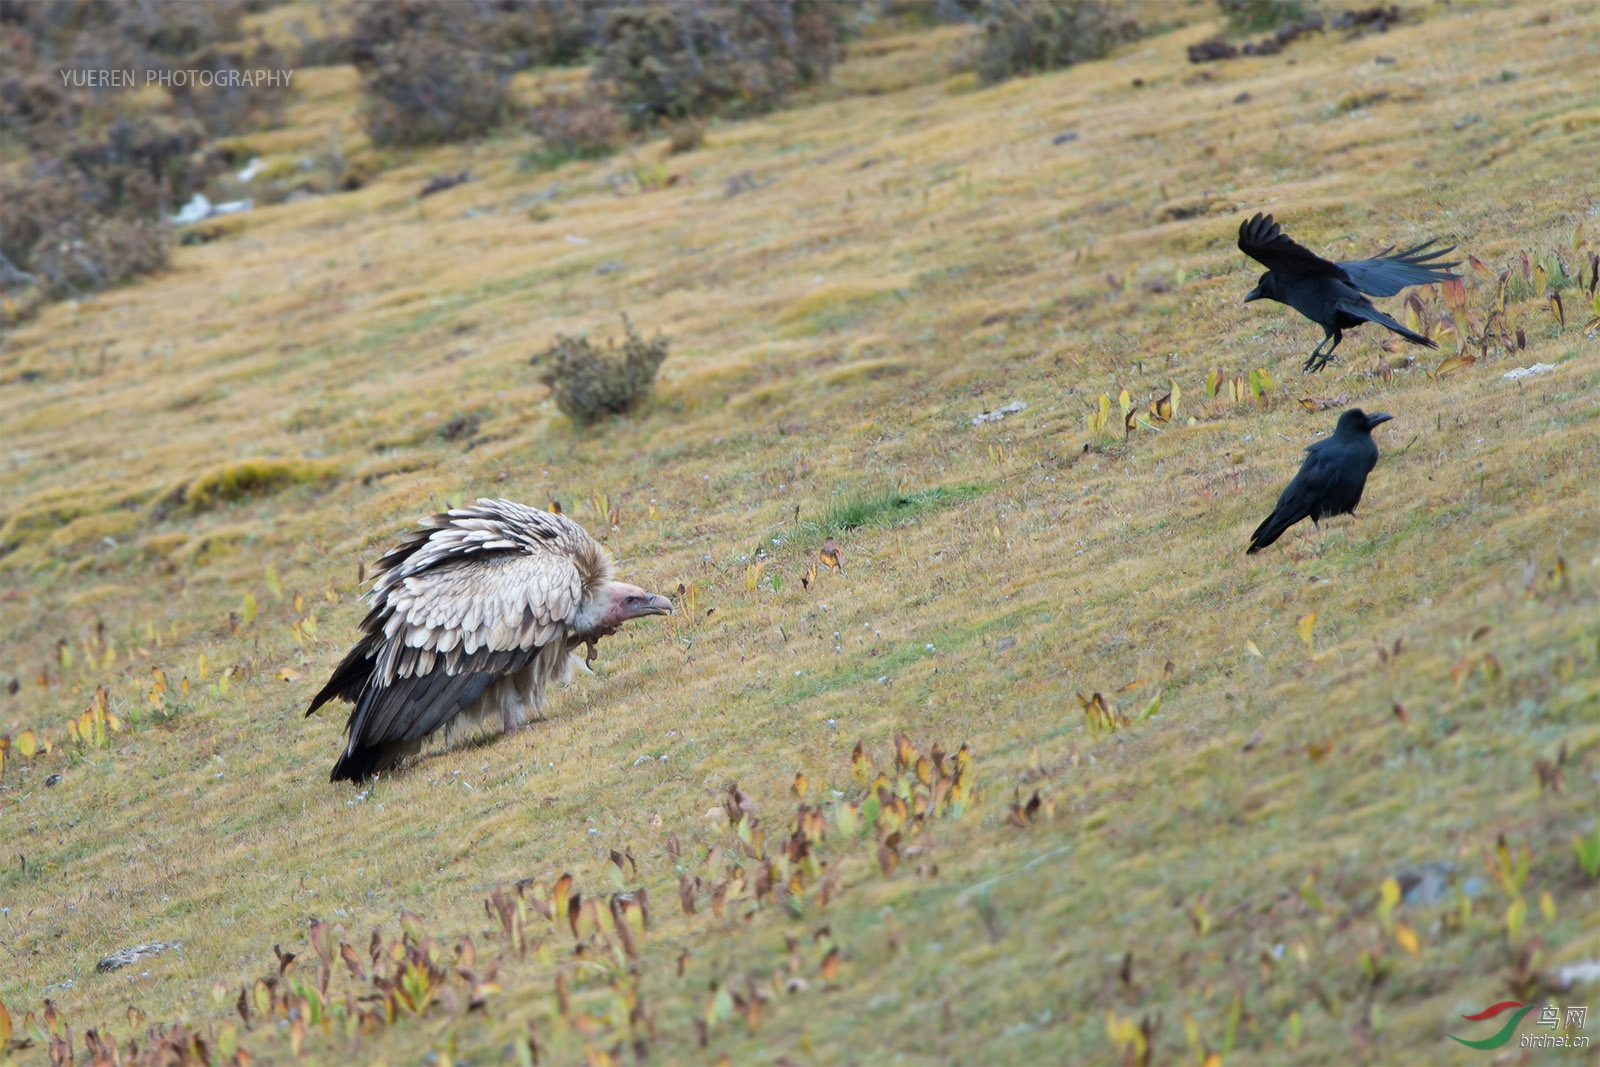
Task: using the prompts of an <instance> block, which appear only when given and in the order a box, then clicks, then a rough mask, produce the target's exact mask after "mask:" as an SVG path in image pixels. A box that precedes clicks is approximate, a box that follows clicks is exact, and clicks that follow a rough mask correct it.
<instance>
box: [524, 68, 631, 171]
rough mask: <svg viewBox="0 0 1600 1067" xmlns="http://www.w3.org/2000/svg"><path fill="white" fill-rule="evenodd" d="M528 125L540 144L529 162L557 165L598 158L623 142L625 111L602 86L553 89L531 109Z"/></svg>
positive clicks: (537, 164)
mask: <svg viewBox="0 0 1600 1067" xmlns="http://www.w3.org/2000/svg"><path fill="white" fill-rule="evenodd" d="M528 128H529V129H530V130H532V132H533V134H534V136H536V137H538V138H539V146H538V148H536V149H534V150H533V151H532V152H530V153H529V154H528V156H527V157H526V158H525V159H524V162H525V163H526V164H527V165H528V166H539V167H554V166H559V165H561V164H562V163H566V162H567V161H569V160H573V159H596V158H598V157H600V156H608V155H610V154H611V153H612V152H615V151H616V150H617V148H618V146H619V145H621V143H622V134H623V130H622V114H621V113H620V112H619V111H618V110H617V105H616V103H615V102H614V101H612V99H611V97H610V96H609V95H608V94H607V93H606V92H605V91H604V90H603V88H602V87H600V86H591V87H589V89H588V91H570V90H569V91H563V92H549V93H546V94H545V96H544V98H543V99H542V100H540V101H539V102H538V103H537V104H535V105H534V106H533V107H532V108H530V109H529V111H528Z"/></svg>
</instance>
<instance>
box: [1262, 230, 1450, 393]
mask: <svg viewBox="0 0 1600 1067" xmlns="http://www.w3.org/2000/svg"><path fill="white" fill-rule="evenodd" d="M1433 244H1434V242H1432V241H1427V242H1425V243H1423V244H1420V245H1417V246H1416V247H1415V248H1408V249H1406V250H1405V251H1404V252H1396V251H1395V250H1394V247H1393V246H1392V245H1391V246H1390V247H1389V248H1387V249H1385V250H1384V251H1383V252H1381V253H1379V254H1378V255H1376V256H1374V257H1373V258H1371V259H1353V260H1351V261H1350V262H1348V263H1334V262H1331V261H1329V260H1326V259H1323V258H1322V257H1321V256H1319V255H1317V254H1316V253H1314V252H1312V251H1311V250H1310V249H1307V248H1303V247H1302V246H1300V245H1297V244H1295V243H1294V242H1293V241H1291V240H1289V238H1288V237H1287V236H1286V235H1285V234H1284V232H1283V230H1282V228H1280V227H1279V226H1278V224H1277V223H1276V222H1274V221H1272V216H1271V215H1262V214H1257V215H1256V216H1255V217H1254V218H1252V219H1250V220H1248V221H1246V222H1242V223H1240V224H1239V251H1241V252H1243V253H1244V254H1245V255H1247V256H1249V257H1250V258H1251V259H1254V260H1256V261H1257V262H1259V263H1261V264H1262V265H1263V266H1265V267H1266V268H1267V272H1266V273H1265V274H1263V275H1262V276H1261V281H1259V282H1258V283H1256V287H1255V288H1254V289H1252V290H1250V292H1249V293H1247V294H1246V295H1245V298H1244V299H1245V303H1249V302H1250V301H1252V300H1259V299H1262V298H1266V299H1268V300H1276V301H1278V302H1279V303H1282V304H1288V305H1289V306H1290V307H1292V308H1294V309H1295V310H1296V311H1298V312H1300V314H1302V315H1304V316H1305V317H1306V318H1308V319H1310V320H1311V321H1312V322H1314V323H1316V324H1317V325H1319V326H1321V327H1322V332H1323V336H1322V343H1321V344H1319V345H1317V347H1316V349H1315V350H1313V351H1312V353H1311V358H1310V359H1308V360H1306V365H1305V367H1304V368H1303V369H1304V370H1307V371H1319V370H1321V369H1322V368H1323V367H1325V366H1327V365H1328V361H1329V360H1330V359H1332V358H1333V350H1334V349H1335V348H1338V347H1339V342H1340V341H1342V340H1344V331H1345V330H1349V329H1353V328H1355V327H1357V326H1360V325H1361V324H1362V323H1363V322H1376V323H1378V324H1379V325H1380V326H1387V327H1388V328H1389V329H1391V330H1393V331H1394V332H1395V333H1397V334H1399V335H1400V336H1401V337H1404V338H1405V339H1406V340H1407V341H1410V342H1411V343H1412V344H1414V345H1426V346H1427V347H1428V348H1436V347H1438V346H1437V345H1435V344H1434V343H1433V342H1432V341H1430V340H1428V339H1427V338H1426V337H1424V336H1422V335H1421V334H1420V333H1412V332H1411V331H1410V330H1408V329H1406V328H1405V327H1404V326H1402V325H1400V324H1399V323H1398V322H1396V321H1395V320H1394V319H1392V318H1390V317H1389V316H1388V315H1385V314H1384V313H1383V312H1381V311H1379V310H1378V309H1377V308H1376V307H1374V306H1373V305H1372V301H1370V300H1368V299H1367V298H1366V297H1365V296H1363V295H1362V294H1363V293H1367V294H1370V295H1372V296H1394V295H1395V294H1396V293H1398V292H1399V291H1400V290H1402V289H1404V288H1405V287H1406V286H1408V285H1426V284H1428V283H1430V282H1443V281H1450V280H1452V279H1454V278H1456V277H1458V275H1455V274H1451V273H1450V271H1449V270H1447V269H1446V268H1448V267H1453V266H1455V265H1456V263H1455V261H1452V262H1449V263H1439V262H1437V260H1438V258H1439V257H1440V256H1442V255H1444V254H1445V253H1447V252H1450V251H1451V250H1453V249H1454V248H1455V245H1450V246H1449V247H1447V248H1434V247H1433ZM1330 339H1331V340H1332V341H1333V344H1332V345H1331V346H1329V348H1328V350H1327V351H1326V352H1324V351H1323V350H1322V346H1323V345H1326V344H1327V343H1328V341H1329V340H1330Z"/></svg>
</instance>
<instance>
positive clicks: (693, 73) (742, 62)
mask: <svg viewBox="0 0 1600 1067" xmlns="http://www.w3.org/2000/svg"><path fill="white" fill-rule="evenodd" d="M844 10H845V9H844V8H843V7H842V6H841V5H838V4H834V3H830V2H829V0H681V2H676V3H656V4H645V5H638V6H626V7H617V8H615V9H613V10H612V11H611V13H610V16H609V18H608V19H607V20H606V24H605V29H604V31H603V32H602V34H601V38H600V42H599V45H598V56H597V58H596V61H595V65H594V69H593V77H594V78H595V79H596V80H599V81H605V82H608V83H610V84H611V86H612V87H613V88H614V91H615V93H616V97H617V101H618V103H619V104H620V105H621V107H622V109H623V112H624V114H626V115H627V118H628V122H629V124H630V125H632V126H633V127H634V128H635V129H647V128H650V127H652V126H654V125H655V124H656V123H657V122H659V121H661V120H663V119H666V120H677V119H683V118H687V117H690V116H695V115H708V114H712V113H714V112H718V111H730V112H749V113H757V112H762V111H767V110H770V109H772V108H773V107H776V106H777V105H778V103H779V102H780V101H781V100H782V99H783V98H784V96H785V95H786V94H788V93H789V92H791V91H792V90H794V89H796V88H798V87H800V86H804V85H808V84H811V83H813V82H816V81H818V80H820V79H822V78H825V77H827V74H828V71H829V69H830V68H831V67H832V65H833V61H834V58H835V55H836V53H837V50H838V25H837V21H838V19H839V17H840V16H841V13H842V12H843V11H844Z"/></svg>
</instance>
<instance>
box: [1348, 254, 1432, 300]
mask: <svg viewBox="0 0 1600 1067" xmlns="http://www.w3.org/2000/svg"><path fill="white" fill-rule="evenodd" d="M1433 245H1434V242H1433V241H1427V242H1424V243H1423V244H1420V245H1417V246H1416V247H1415V248H1408V249H1406V250H1405V251H1404V252H1396V251H1394V249H1393V248H1388V249H1385V250H1384V251H1382V252H1380V253H1379V254H1378V255H1376V256H1373V257H1372V258H1371V259H1353V260H1351V261H1350V262H1348V263H1341V264H1339V266H1341V267H1343V268H1344V272H1345V273H1346V274H1348V275H1349V276H1350V282H1351V284H1352V285H1354V286H1355V287H1356V288H1357V289H1360V290H1361V291H1362V292H1363V293H1366V294H1368V295H1369V296H1394V295H1395V294H1396V293H1398V292H1399V291H1400V290H1402V289H1404V288H1405V287H1406V286H1408V285H1428V284H1431V283H1433V282H1444V281H1450V280H1451V279H1453V278H1455V277H1457V275H1455V274H1452V273H1451V272H1450V268H1451V267H1454V266H1456V265H1457V264H1458V262H1459V261H1458V260H1451V261H1450V262H1448V263H1440V262H1438V259H1439V257H1440V256H1444V255H1449V254H1450V253H1451V252H1453V251H1455V247H1456V246H1455V245H1448V246H1446V247H1444V248H1434V247H1433Z"/></svg>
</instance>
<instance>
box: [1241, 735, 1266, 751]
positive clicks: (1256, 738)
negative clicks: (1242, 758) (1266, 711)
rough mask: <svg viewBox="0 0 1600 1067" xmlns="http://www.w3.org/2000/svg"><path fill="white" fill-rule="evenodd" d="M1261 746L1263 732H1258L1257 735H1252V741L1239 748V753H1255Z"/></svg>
mask: <svg viewBox="0 0 1600 1067" xmlns="http://www.w3.org/2000/svg"><path fill="white" fill-rule="evenodd" d="M1259 744H1261V731H1260V730H1257V731H1256V732H1255V733H1253V734H1251V735H1250V740H1248V741H1246V742H1245V743H1244V744H1243V745H1241V746H1239V751H1240V752H1254V751H1255V750H1256V746H1257V745H1259Z"/></svg>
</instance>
